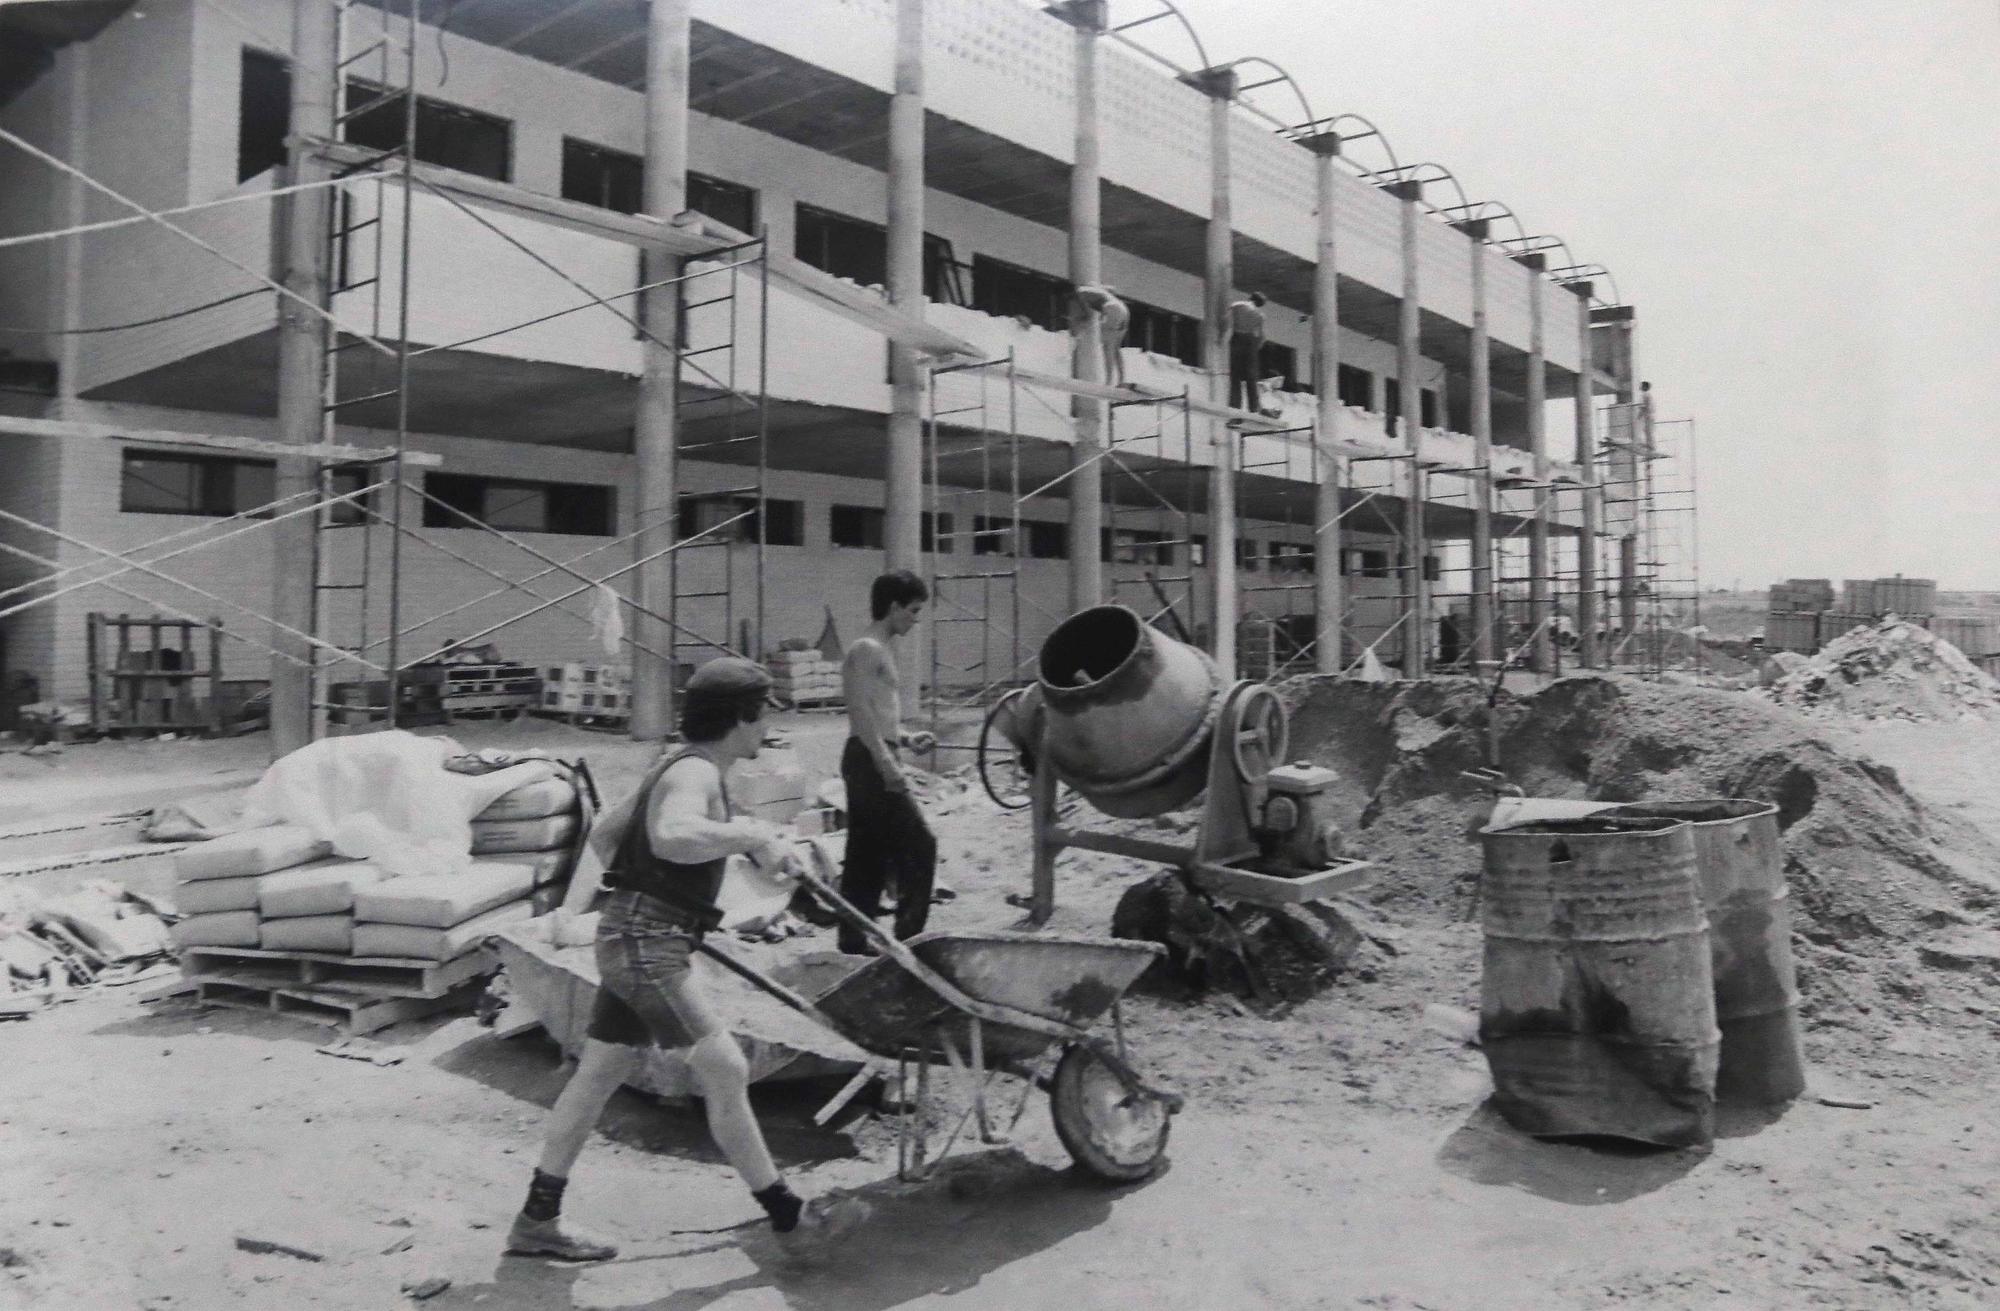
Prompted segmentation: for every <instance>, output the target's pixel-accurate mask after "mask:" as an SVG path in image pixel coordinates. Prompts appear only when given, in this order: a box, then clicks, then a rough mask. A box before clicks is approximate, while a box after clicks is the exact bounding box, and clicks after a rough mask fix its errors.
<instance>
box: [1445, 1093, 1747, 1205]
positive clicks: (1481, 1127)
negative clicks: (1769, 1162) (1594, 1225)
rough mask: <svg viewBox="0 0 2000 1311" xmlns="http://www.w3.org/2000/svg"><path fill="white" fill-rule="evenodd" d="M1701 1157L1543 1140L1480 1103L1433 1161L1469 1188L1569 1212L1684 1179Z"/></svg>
mask: <svg viewBox="0 0 2000 1311" xmlns="http://www.w3.org/2000/svg"><path fill="white" fill-rule="evenodd" d="M1707 1157H1708V1153H1707V1152H1704V1151H1698V1150H1695V1149H1691V1148H1689V1149H1681V1150H1673V1149H1669V1148H1661V1147H1646V1146H1642V1145H1639V1144H1636V1143H1626V1142H1622V1141H1620V1140H1617V1139H1608V1138H1605V1139H1593V1140H1590V1141H1589V1142H1581V1141H1569V1142H1560V1141H1545V1140H1543V1139H1539V1138H1531V1137H1529V1136H1528V1135H1527V1134H1524V1133H1522V1132H1520V1131H1519V1130H1518V1129H1515V1128H1514V1127H1513V1126H1511V1125H1509V1124H1508V1123H1507V1122H1506V1121H1505V1120H1503V1119H1502V1118H1501V1117H1500V1114H1499V1112H1497V1111H1495V1110H1494V1109H1493V1108H1492V1107H1491V1105H1482V1106H1481V1107H1479V1109H1477V1110H1475V1111H1474V1112H1473V1113H1472V1114H1471V1116H1470V1117H1468V1118H1467V1120H1466V1122H1465V1123H1464V1124H1463V1125H1460V1126H1459V1128H1458V1129H1457V1130H1456V1131H1455V1132H1454V1133H1453V1134H1452V1135H1451V1137H1449V1138H1447V1139H1445V1142H1444V1145H1443V1146H1442V1147H1440V1148H1439V1149H1438V1153H1437V1162H1438V1165H1439V1166H1441V1167H1442V1168H1443V1169H1444V1170H1446V1171H1448V1172H1449V1173H1451V1174H1455V1175H1457V1176H1458V1177H1459V1178H1461V1179H1465V1180H1468V1181H1470V1182H1472V1183H1476V1184H1486V1185H1489V1186H1492V1187H1498V1188H1518V1189H1520V1190H1521V1191H1523V1192H1528V1193H1533V1194H1534V1195H1535V1196H1537V1197H1544V1198H1547V1199H1548V1200H1549V1201H1552V1202H1562V1203H1565V1204H1567V1205H1570V1206H1607V1205H1611V1204H1613V1203H1617V1202H1629V1201H1631V1200H1632V1199H1633V1198H1635V1197H1642V1196H1644V1195H1645V1194H1647V1193H1650V1192H1655V1191H1657V1190H1658V1189H1661V1188H1664V1187H1666V1186H1667V1185H1668V1184H1671V1183H1673V1182H1674V1181H1675V1180H1677V1179H1680V1178H1683V1177H1684V1176H1686V1175H1687V1174H1688V1173H1689V1172H1690V1171H1692V1170H1693V1169H1694V1168H1695V1167H1696V1166H1698V1165H1700V1164H1701V1163H1702V1161H1704V1160H1706V1159H1707Z"/></svg>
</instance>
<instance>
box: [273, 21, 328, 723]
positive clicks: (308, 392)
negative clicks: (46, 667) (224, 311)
mask: <svg viewBox="0 0 2000 1311" xmlns="http://www.w3.org/2000/svg"><path fill="white" fill-rule="evenodd" d="M338 44H339V42H338V37H337V34H336V31H335V11H334V7H333V4H332V0H292V105H291V115H292V118H291V124H292V126H291V133H292V135H291V141H290V142H289V143H288V148H287V159H286V174H287V176H288V177H289V179H290V180H291V181H292V182H317V181H319V180H321V179H323V178H325V177H327V176H329V175H330V170H329V169H328V167H327V165H326V164H325V163H324V162H323V161H322V160H321V159H320V158H319V157H318V156H317V155H315V154H313V153H312V152H311V151H310V150H309V149H307V148H306V147H305V146H304V145H303V144H302V143H303V141H304V140H305V139H306V138H320V139H326V138H330V137H332V136H333V120H334V114H335V109H334V99H335V90H336V88H335V78H334V68H333V65H334V61H335V60H336V59H337V58H338V57H339V56H338V55H337V54H336V53H335V51H336V49H337V47H338ZM274 203H275V204H276V205H277V207H278V208H277V213H276V222H277V225H278V231H279V232H280V233H282V234H283V237H282V240H283V245H282V247H281V251H282V253H281V256H280V258H281V260H282V263H281V265H280V272H279V280H280V281H281V282H283V283H284V284H285V286H286V287H287V288H288V289H289V290H291V291H292V292H293V293H294V294H296V295H298V296H299V297H301V298H303V299H304V300H306V301H308V302H310V303H312V304H314V305H325V304H326V300H327V286H326V277H327V267H326V265H327V254H328V250H327V243H328V241H329V240H330V229H331V223H332V214H333V197H332V194H331V192H329V191H328V190H326V189H324V188H322V189H320V190H317V191H301V192H295V193H293V194H291V195H288V196H280V197H278V199H277V200H276V202H274ZM325 389H326V341H325V337H324V335H323V333H322V328H321V320H320V319H319V318H318V317H317V316H315V315H313V314H311V313H309V312H308V311H307V310H306V309H305V307H304V306H302V305H300V304H298V303H297V302H295V301H292V300H290V299H283V300H281V301H280V302H279V304H278V440H280V441H283V442H287V443H290V444H293V445H299V446H304V445H309V444H312V443H315V442H318V441H320V440H321V438H322V434H323V433H324V431H325V420H326V411H325V408H324V406H325V399H326V397H325ZM317 474H318V465H317V464H316V463H315V462H314V461H313V460H310V459H306V458H303V457H300V458H286V459H281V460H279V461H278V469H277V476H276V480H275V486H274V491H275V492H276V494H277V496H279V497H285V496H296V495H299V494H301V493H304V492H310V491H311V490H312V489H313V485H314V482H315V481H316V478H317ZM271 539H272V540H271V552H272V559H271V617H272V618H273V619H275V620H277V621H278V622H279V623H281V624H285V625H287V626H289V627H290V628H292V629H295V630H297V631H299V632H311V631H312V627H313V608H314V604H313V603H314V595H313V567H314V566H313V554H314V532H313V516H312V515H307V514H302V515H298V516H296V517H294V518H291V519H287V520H285V521H283V522H282V523H277V524H273V525H272V527H271ZM271 645H272V647H273V648H275V649H276V650H277V651H279V652H282V653H283V655H274V656H273V657H272V658H271V754H272V756H273V757H277V756H282V755H285V754H287V753H288V752H292V751H296V750H298V749H299V748H300V747H302V746H304V745H306V743H308V742H310V741H311V740H312V724H313V708H312V671H311V670H310V669H309V668H307V667H306V666H305V665H303V664H300V663H298V662H299V661H304V660H310V659H311V658H312V653H313V648H312V646H311V645H310V644H309V643H306V642H302V641H300V640H299V639H298V638H296V637H292V636H290V635H289V634H287V633H283V632H278V631H275V630H274V631H273V632H272V634H271ZM286 657H291V658H289V659H287V658H286Z"/></svg>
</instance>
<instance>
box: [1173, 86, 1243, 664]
mask: <svg viewBox="0 0 2000 1311" xmlns="http://www.w3.org/2000/svg"><path fill="white" fill-rule="evenodd" d="M1183 80H1184V81H1186V82H1187V83H1188V84H1189V85H1191V86H1193V87H1195V88H1196V89H1197V90H1199V91H1201V92H1203V93H1204V94H1205V95H1207V96H1208V98H1209V100H1208V179H1209V180H1208V229H1207V234H1206V236H1207V240H1206V243H1205V247H1204V250H1205V255H1204V260H1203V270H1204V274H1205V278H1204V281H1205V283H1206V288H1205V290H1206V292H1207V295H1206V297H1205V302H1206V303H1205V308H1204V312H1203V314H1202V341H1201V363H1202V367H1203V368H1204V369H1206V370H1207V371H1208V386H1209V399H1210V400H1211V401H1212V402H1213V403H1215V404H1217V405H1220V404H1222V403H1223V402H1224V401H1227V400H1228V399H1229V394H1228V387H1229V295H1230V292H1231V290H1232V289H1233V288H1234V284H1235V281H1236V269H1235V233H1234V230H1233V227H1232V224H1231V219H1230V208H1229V128H1230V117H1229V107H1230V105H1231V104H1232V103H1233V102H1234V101H1235V99H1236V90H1237V78H1236V72H1235V70H1234V69H1228V68H1211V69H1203V70H1201V71H1200V72H1197V73H1190V74H1188V75H1187V76H1186V77H1185V78H1184V79H1183ZM1209 443H1210V449H1211V450H1212V451H1213V455H1212V457H1211V462H1210V468H1209V489H1208V564H1209V570H1210V572H1211V574H1212V576H1213V579H1214V600H1215V609H1214V614H1215V618H1214V627H1213V635H1212V638H1211V641H1210V644H1209V652H1210V654H1211V655H1213V656H1214V657H1215V664H1216V668H1217V669H1218V670H1219V671H1220V673H1221V676H1222V677H1223V679H1224V680H1233V679H1234V678H1235V677H1236V612H1237V599H1236V568H1237V565H1236V434H1235V433H1234V432H1233V431H1231V430H1229V429H1227V428H1225V427H1223V426H1222V425H1221V424H1218V423H1213V422H1211V423H1210V424H1209Z"/></svg>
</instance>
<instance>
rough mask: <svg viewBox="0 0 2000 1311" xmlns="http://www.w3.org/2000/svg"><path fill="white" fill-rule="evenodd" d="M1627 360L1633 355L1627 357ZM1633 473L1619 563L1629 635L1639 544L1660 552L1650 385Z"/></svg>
mask: <svg viewBox="0 0 2000 1311" xmlns="http://www.w3.org/2000/svg"><path fill="white" fill-rule="evenodd" d="M1627 358H1628V360H1629V359H1630V355H1629V353H1628V356H1627ZM1637 373H1638V364H1637V361H1636V360H1634V361H1632V362H1631V368H1630V375H1631V376H1636V375H1637ZM1633 419H1634V421H1633V424H1632V444H1633V446H1634V447H1635V448H1636V449H1634V450H1633V452H1632V455H1633V460H1632V469H1633V477H1634V478H1636V479H1638V480H1639V486H1637V487H1634V488H1632V489H1630V490H1629V491H1628V492H1627V493H1626V494H1627V495H1628V496H1631V497H1634V498H1641V492H1642V489H1643V498H1642V499H1635V501H1634V504H1633V507H1632V510H1633V515H1632V531H1631V532H1630V533H1629V534H1627V535H1626V538H1625V541H1624V543H1623V551H1622V554H1621V556H1620V559H1619V573H1620V575H1621V579H1620V591H1619V597H1620V601H1621V604H1620V608H1619V619H1620V621H1621V624H1622V626H1623V628H1624V629H1625V632H1626V633H1627V634H1630V633H1633V632H1636V631H1638V627H1639V568H1640V566H1639V544H1640V542H1641V541H1643V542H1644V543H1645V546H1646V550H1647V552H1648V554H1649V555H1651V554H1652V553H1653V552H1657V551H1658V550H1659V546H1658V544H1657V542H1656V541H1655V540H1654V537H1653V521H1652V515H1651V510H1652V499H1653V498H1652V492H1653V386H1652V384H1651V383H1641V384H1640V385H1639V409H1638V412H1637V413H1636V414H1635V415H1634V416H1633Z"/></svg>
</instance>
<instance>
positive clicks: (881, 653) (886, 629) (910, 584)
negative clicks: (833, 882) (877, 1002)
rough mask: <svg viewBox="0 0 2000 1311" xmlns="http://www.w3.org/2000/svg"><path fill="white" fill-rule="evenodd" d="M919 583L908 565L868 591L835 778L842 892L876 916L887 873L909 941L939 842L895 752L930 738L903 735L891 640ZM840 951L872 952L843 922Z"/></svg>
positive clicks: (920, 590) (917, 604)
mask: <svg viewBox="0 0 2000 1311" xmlns="http://www.w3.org/2000/svg"><path fill="white" fill-rule="evenodd" d="M930 595H931V594H930V589H929V588H928V587H926V586H925V585H924V580H923V579H921V578H919V577H917V576H916V575H915V574H913V573H911V572H910V571H909V570H907V569H898V570H896V571H895V572H893V573H886V574H883V575H882V576H881V577H880V578H877V579H876V580H875V582H874V584H873V585H872V586H870V588H869V589H868V613H869V615H870V617H871V618H873V620H874V622H873V623H871V624H870V625H869V626H868V631H867V632H865V633H863V634H862V635H861V636H860V637H859V638H857V639H855V642H854V645H853V646H850V647H848V648H847V656H846V658H845V659H844V660H843V661H842V662H841V666H840V677H841V683H842V687H843V690H844V691H845V693H846V697H847V722H848V738H847V745H846V747H845V748H843V749H842V751H841V753H840V780H841V782H842V783H844V784H845V785H846V787H847V861H846V864H845V865H844V867H843V868H842V870H841V875H840V892H841V895H842V896H844V897H846V898H847V899H848V900H849V901H851V902H853V903H854V905H855V907H856V909H858V910H860V912H861V913H862V914H864V915H868V916H871V917H872V916H875V915H879V914H881V912H882V889H883V886H884V884H885V883H888V882H889V881H890V879H891V878H892V877H893V879H894V887H895V889H896V936H897V937H899V938H904V939H908V938H914V937H915V936H916V935H917V934H919V933H922V932H923V931H924V921H925V919H926V918H927V917H928V916H929V915H930V909H931V886H932V882H933V881H934V880H935V878H936V877H937V839H936V838H935V837H933V836H932V835H931V828H930V825H929V824H927V823H925V822H924V813H923V811H921V810H919V809H917V803H916V799H915V798H914V797H912V796H911V795H910V782H909V779H908V777H907V776H905V775H904V773H903V766H902V762H901V761H900V760H898V759H897V756H896V751H897V748H898V747H908V748H909V749H911V750H912V751H927V750H929V749H930V747H931V745H932V739H931V735H930V734H929V733H923V732H916V733H906V732H904V731H903V728H902V726H901V724H900V723H899V722H898V721H899V720H900V719H901V717H902V699H901V698H902V688H901V681H902V680H901V679H900V678H899V677H898V676H897V673H896V653H895V650H894V648H893V646H892V643H894V641H895V640H896V639H897V638H899V637H902V636H903V635H904V634H906V633H908V632H909V631H910V630H911V629H913V628H915V627H916V626H917V616H918V615H920V614H922V613H923V609H924V602H926V601H928V600H930ZM840 949H841V950H842V951H844V952H849V953H852V954H855V955H862V954H866V953H867V952H869V951H870V950H872V948H871V947H870V946H869V945H868V942H867V940H866V939H865V938H864V937H863V936H862V934H861V933H860V931H859V930H857V929H855V928H853V927H851V926H849V925H846V924H843V925H841V926H840Z"/></svg>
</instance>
